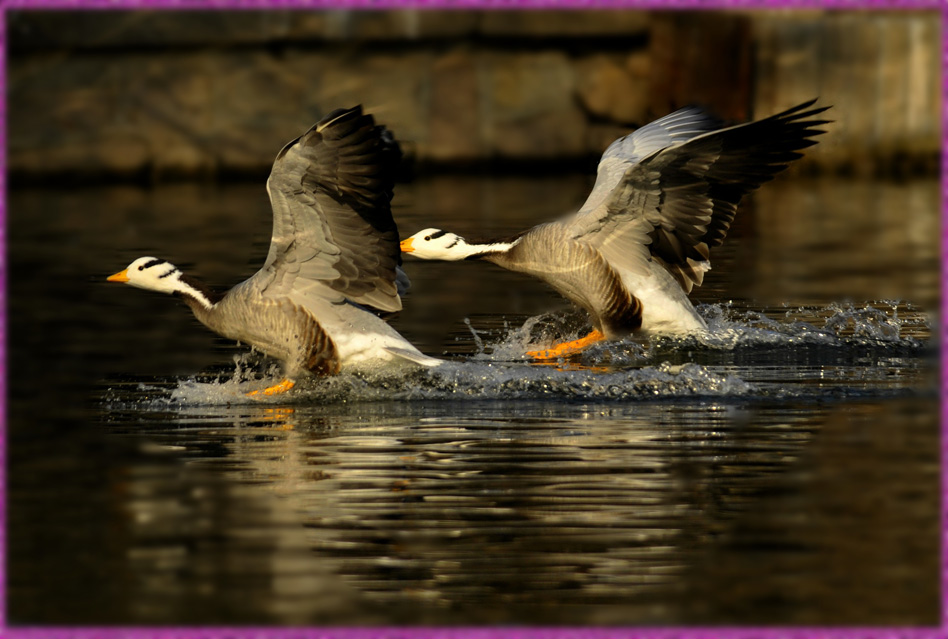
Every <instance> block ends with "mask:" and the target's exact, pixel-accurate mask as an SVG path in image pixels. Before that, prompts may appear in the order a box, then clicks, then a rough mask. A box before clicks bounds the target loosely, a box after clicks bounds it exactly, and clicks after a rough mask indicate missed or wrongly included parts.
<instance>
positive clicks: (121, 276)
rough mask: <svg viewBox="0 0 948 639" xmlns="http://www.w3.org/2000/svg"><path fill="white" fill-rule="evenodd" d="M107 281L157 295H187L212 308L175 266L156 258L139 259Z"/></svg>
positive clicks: (203, 292)
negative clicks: (120, 283)
mask: <svg viewBox="0 0 948 639" xmlns="http://www.w3.org/2000/svg"><path fill="white" fill-rule="evenodd" d="M108 281H110V282H123V283H125V284H129V285H131V286H135V287H138V288H144V289H148V290H149V291H158V292H159V293H168V294H172V293H179V294H181V295H188V296H190V297H192V298H194V299H195V300H197V301H198V302H199V303H200V304H201V305H202V306H205V307H207V308H210V307H211V306H213V302H212V301H211V300H210V299H209V297H208V295H207V292H206V291H204V290H202V287H199V286H196V285H195V283H194V282H192V281H190V279H189V278H187V277H185V276H184V274H183V273H182V272H181V270H180V269H178V267H177V266H175V265H174V264H172V263H170V262H168V261H167V260H162V259H159V258H157V257H140V258H138V259H137V260H135V261H134V262H132V263H131V264H129V265H128V268H126V269H125V270H124V271H120V272H118V273H116V274H115V275H110V276H109V277H108Z"/></svg>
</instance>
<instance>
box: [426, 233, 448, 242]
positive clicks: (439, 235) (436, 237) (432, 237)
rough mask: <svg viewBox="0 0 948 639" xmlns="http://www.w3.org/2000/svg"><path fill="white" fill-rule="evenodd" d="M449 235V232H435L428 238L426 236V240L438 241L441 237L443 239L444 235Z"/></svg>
mask: <svg viewBox="0 0 948 639" xmlns="http://www.w3.org/2000/svg"><path fill="white" fill-rule="evenodd" d="M447 234H448V232H447V231H435V232H434V233H432V234H431V235H426V236H425V239H426V240H436V239H438V238H439V237H441V236H442V235H447Z"/></svg>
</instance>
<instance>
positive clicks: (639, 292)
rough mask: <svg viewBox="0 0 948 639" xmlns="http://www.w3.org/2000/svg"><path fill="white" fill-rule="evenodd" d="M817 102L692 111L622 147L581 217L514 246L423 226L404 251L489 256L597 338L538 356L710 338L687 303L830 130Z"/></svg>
mask: <svg viewBox="0 0 948 639" xmlns="http://www.w3.org/2000/svg"><path fill="white" fill-rule="evenodd" d="M815 102H816V100H815V99H814V100H810V101H808V102H804V103H803V104H799V105H797V106H795V107H793V108H791V109H788V110H786V111H783V112H781V113H778V114H776V115H773V116H770V117H768V118H765V119H762V120H758V121H755V122H747V123H743V124H738V125H736V126H730V127H726V128H724V127H722V126H721V124H720V121H719V120H717V119H716V118H714V117H713V116H711V115H710V114H708V113H707V112H705V111H704V110H702V109H700V108H698V107H685V108H683V109H680V110H678V111H675V112H673V113H671V114H669V115H667V116H665V117H663V118H660V119H658V120H655V121H654V122H651V123H649V124H647V125H645V126H643V127H641V128H639V129H637V130H636V131H634V132H633V133H631V134H629V135H627V136H625V137H622V138H619V139H618V140H616V141H614V142H613V143H612V144H611V145H610V146H609V147H608V148H607V149H606V151H605V153H604V154H603V155H602V158H601V160H600V162H599V166H598V169H597V177H596V181H595V183H594V185H593V188H592V191H591V192H590V194H589V196H588V198H587V199H586V201H585V203H584V204H583V205H582V206H581V207H580V208H579V210H578V211H577V212H575V213H573V214H571V215H567V216H565V217H564V218H562V219H559V220H556V221H553V222H548V223H545V224H540V225H538V226H535V227H533V228H531V229H529V230H527V231H525V232H523V233H520V234H519V235H516V236H514V237H513V238H509V239H498V240H489V241H480V242H479V241H473V240H468V239H465V238H464V237H461V236H460V235H457V234H456V233H450V232H447V231H444V230H441V229H437V228H426V229H424V230H422V231H419V232H418V233H415V234H414V235H412V236H411V237H409V238H407V239H406V240H404V241H402V242H401V250H402V252H404V253H407V254H411V255H412V256H414V257H417V258H421V259H426V260H444V261H454V260H485V261H488V262H492V263H494V264H496V265H498V266H500V267H502V268H506V269H509V270H512V271H518V272H521V273H526V274H528V275H532V276H534V277H537V278H539V279H541V280H543V281H544V282H546V283H547V284H549V285H551V286H552V287H553V288H554V289H555V290H556V291H557V292H559V293H560V294H561V295H563V296H564V297H566V298H567V299H569V300H571V301H572V302H573V303H575V304H576V305H578V306H580V307H581V308H583V309H585V310H586V311H587V312H588V313H589V315H590V319H591V323H592V325H593V330H592V332H590V333H589V334H588V335H586V336H585V337H582V338H580V339H578V340H574V341H569V342H564V343H561V344H556V345H554V346H552V347H551V348H549V349H546V350H541V351H529V352H528V353H527V356H528V357H533V358H535V359H538V360H543V359H554V358H558V357H563V356H566V355H572V354H575V353H577V352H579V351H581V350H582V349H583V348H585V347H587V346H589V345H591V344H595V343H596V342H599V341H602V340H605V339H616V338H621V337H624V336H627V335H629V334H631V333H633V332H638V333H642V334H645V335H673V336H682V335H688V334H693V333H698V332H701V331H706V330H707V325H706V323H705V322H704V320H703V319H702V318H701V316H700V315H698V313H697V311H696V310H695V307H694V306H693V305H692V303H691V301H690V300H689V299H688V294H689V293H690V292H691V290H692V287H694V286H700V285H701V283H702V281H703V279H704V274H705V273H706V272H707V271H708V269H709V268H710V264H709V252H710V249H712V248H714V247H716V246H718V245H720V244H721V243H722V241H723V240H724V237H725V236H726V235H727V232H728V229H729V228H730V225H731V222H732V221H733V220H734V216H735V214H736V212H737V206H738V204H739V203H740V201H741V198H743V197H744V195H746V194H747V193H749V192H751V191H753V190H754V189H756V188H757V187H759V186H760V185H761V184H763V183H764V182H766V181H768V180H770V179H772V178H773V177H774V176H775V175H776V174H777V173H779V172H780V171H782V170H783V169H785V168H786V167H787V166H788V165H789V164H790V162H792V161H794V160H796V159H798V158H800V157H802V154H801V153H799V152H798V151H800V150H801V149H804V148H806V147H809V146H811V145H813V144H816V141H815V140H813V139H812V138H813V137H814V136H816V135H819V134H822V133H824V131H822V130H819V129H817V128H815V127H818V126H820V125H823V124H828V123H829V121H828V120H819V119H815V117H814V116H816V115H818V114H820V113H822V112H823V111H825V110H826V109H828V108H829V107H822V108H820V107H817V108H811V107H813V104H814V103H815Z"/></svg>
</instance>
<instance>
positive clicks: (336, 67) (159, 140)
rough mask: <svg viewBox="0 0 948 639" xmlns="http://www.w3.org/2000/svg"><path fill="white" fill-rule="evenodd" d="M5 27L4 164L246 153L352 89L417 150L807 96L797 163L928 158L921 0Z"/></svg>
mask: <svg viewBox="0 0 948 639" xmlns="http://www.w3.org/2000/svg"><path fill="white" fill-rule="evenodd" d="M7 28H8V38H9V40H8V47H9V55H10V66H9V74H8V78H7V83H8V86H7V90H8V96H9V97H8V100H9V112H8V113H9V119H10V124H11V126H10V129H9V139H8V154H9V155H8V161H9V168H10V171H11V175H12V176H13V180H14V184H16V183H17V181H19V180H21V179H41V180H42V179H46V178H47V177H48V176H51V175H57V176H67V177H68V178H70V179H73V180H77V179H82V180H85V179H88V178H97V179H101V180H115V179H136V180H143V181H148V182H156V181H161V180H164V179H170V178H173V177H174V178H195V177H209V176H220V175H234V174H239V175H254V176H256V175H262V174H265V173H266V172H267V170H268V169H269V166H270V163H271V161H272V159H273V157H274V156H275V154H276V151H277V150H279V148H280V146H281V145H282V143H283V141H286V140H290V139H293V138H294V137H296V136H297V135H298V134H299V132H300V131H301V130H305V129H306V128H308V127H309V126H310V125H311V124H312V123H313V122H315V121H316V120H318V119H319V118H320V117H321V116H322V115H324V114H325V113H327V112H329V111H330V110H332V109H334V108H338V107H342V106H350V105H353V104H359V103H361V104H363V105H365V107H366V109H367V110H368V111H369V112H371V113H374V114H375V115H376V116H377V118H378V120H379V121H380V122H382V123H384V124H386V125H387V126H389V127H390V128H391V129H392V130H394V131H395V133H396V135H397V137H398V138H399V140H401V141H402V142H403V143H404V145H405V146H406V150H407V151H408V152H409V153H410V154H411V156H412V157H413V158H414V160H415V161H416V163H417V166H418V168H419V170H427V169H436V168H437V169H445V168H449V167H478V168H483V169H490V168H492V167H494V168H496V167H499V166H503V167H505V168H506V167H509V166H511V165H516V166H517V167H519V168H521V169H527V168H530V167H537V165H538V164H556V165H557V166H559V167H566V166H568V165H569V164H570V163H572V166H573V167H576V166H581V167H584V168H586V169H591V168H593V167H594V166H595V164H594V162H595V159H596V158H598V157H599V155H600V154H601V153H602V151H603V150H604V149H605V147H606V146H607V145H608V143H609V142H611V141H612V140H613V139H615V138H616V137H618V136H619V135H623V134H625V133H628V132H629V130H630V129H631V128H632V127H636V126H641V125H642V124H645V123H646V122H648V121H650V120H652V119H655V118H656V117H659V116H662V115H665V114H666V113H669V112H670V111H672V110H674V109H676V108H678V107H681V106H684V105H687V104H700V105H703V106H706V107H708V108H710V109H711V110H713V111H714V112H715V113H717V114H718V115H719V116H721V117H723V118H725V119H728V120H732V121H744V120H748V119H752V118H760V117H763V116H767V115H770V114H772V113H774V112H777V111H779V110H782V109H785V108H788V107H790V106H793V105H795V104H797V103H799V102H802V101H804V100H808V99H811V98H815V97H818V98H820V103H821V104H832V105H833V106H834V110H833V112H832V117H833V119H834V120H836V122H835V124H834V125H833V129H832V131H833V134H832V136H829V137H827V138H825V139H824V140H823V142H822V143H821V144H820V145H819V147H818V148H816V149H815V150H814V151H812V152H811V153H809V154H808V158H809V159H808V161H807V163H806V164H807V168H808V170H810V171H823V172H834V173H848V174H857V175H880V174H882V175H887V174H896V175H907V174H913V173H916V172H919V171H921V172H928V173H929V174H934V173H935V171H936V170H937V166H938V160H937V158H938V154H939V150H940V125H939V100H940V97H939V96H940V89H939V81H940V77H941V74H940V72H939V68H940V67H939V64H940V63H939V43H940V41H941V39H940V29H939V14H938V13H937V12H935V11H927V12H926V11H906V12H893V11H876V12H861V11H856V12H846V11H818V10H814V11H781V10H773V11H753V12H727V13H717V12H700V13H695V12H667V13H665V12H646V11H480V12H478V11H428V10H404V11H386V12H374V11H338V10H334V11H323V12H304V11H239V12H235V11H231V12H223V11H212V12H202V11H187V12H174V11H161V12H147V11H78V12H66V11H57V12H47V11H42V12H23V11H17V12H12V13H10V14H9V15H8V21H7ZM590 161H592V162H593V163H592V164H590ZM577 163H579V164H577ZM545 170H547V167H545Z"/></svg>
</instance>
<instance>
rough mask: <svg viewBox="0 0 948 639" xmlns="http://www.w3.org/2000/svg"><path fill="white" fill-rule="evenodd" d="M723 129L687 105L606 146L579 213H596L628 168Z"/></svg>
mask: <svg viewBox="0 0 948 639" xmlns="http://www.w3.org/2000/svg"><path fill="white" fill-rule="evenodd" d="M720 128H721V121H720V120H718V119H717V118H715V117H714V116H712V115H711V114H709V113H707V112H706V111H704V110H702V109H700V108H699V107H685V108H684V109H679V110H677V111H675V112H674V113H670V114H668V115H666V116H665V117H663V118H659V119H658V120H655V121H654V122H649V123H648V124H646V125H645V126H643V127H640V128H638V129H636V130H635V131H633V132H632V133H630V134H629V135H626V136H625V137H621V138H619V139H618V140H616V141H615V142H613V143H612V144H610V145H609V148H607V149H606V151H605V153H603V154H602V158H601V159H600V160H599V166H598V168H597V169H596V183H595V184H594V185H593V188H592V191H591V192H590V193H589V197H587V198H586V202H585V203H584V204H583V206H582V207H581V208H580V209H579V213H577V215H580V216H582V215H585V214H591V215H593V216H595V215H596V212H597V211H598V210H599V209H600V207H601V206H603V205H604V204H605V202H607V201H608V199H609V198H610V196H611V195H612V191H613V190H615V188H616V187H617V186H619V183H620V182H622V178H623V176H624V175H625V173H626V171H628V170H629V167H631V166H632V165H634V164H638V163H639V162H641V161H642V159H643V158H645V157H647V156H649V155H652V154H653V153H655V152H656V151H660V150H662V149H664V148H667V147H669V146H672V145H674V144H680V143H682V142H686V141H688V140H690V139H692V138H694V137H695V136H698V135H701V134H702V133H708V132H709V131H714V130H716V129H720Z"/></svg>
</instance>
